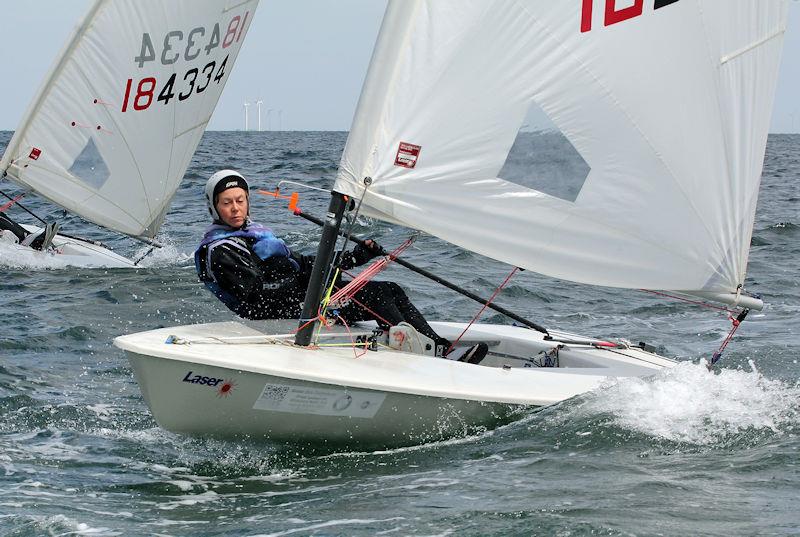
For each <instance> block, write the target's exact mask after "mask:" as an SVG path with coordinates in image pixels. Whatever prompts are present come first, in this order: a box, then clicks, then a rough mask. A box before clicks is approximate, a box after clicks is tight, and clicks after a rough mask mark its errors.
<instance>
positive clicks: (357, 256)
mask: <svg viewBox="0 0 800 537" xmlns="http://www.w3.org/2000/svg"><path fill="white" fill-rule="evenodd" d="M382 253H383V248H381V247H380V246H378V245H377V244H375V242H373V241H369V244H368V245H367V246H363V245H361V244H356V246H355V248H353V251H352V252H345V253H344V254H343V255H342V261H341V262H340V263H339V266H340V267H341V268H342V269H344V270H349V269H351V268H353V267H358V266H360V265H363V264H364V263H366V262H367V261H369V260H370V259H373V258H375V257H377V256H379V255H381V254H382Z"/></svg>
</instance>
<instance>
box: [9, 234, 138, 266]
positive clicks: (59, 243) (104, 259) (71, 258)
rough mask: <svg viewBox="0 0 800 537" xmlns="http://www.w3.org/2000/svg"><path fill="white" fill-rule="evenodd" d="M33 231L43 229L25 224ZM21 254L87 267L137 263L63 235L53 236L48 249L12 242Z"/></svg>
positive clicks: (12, 246) (13, 246) (97, 246)
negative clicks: (37, 248)
mask: <svg viewBox="0 0 800 537" xmlns="http://www.w3.org/2000/svg"><path fill="white" fill-rule="evenodd" d="M23 227H24V228H25V229H26V230H28V231H29V232H31V233H35V234H38V233H40V232H41V231H42V229H41V228H38V227H36V226H29V225H24V226H23ZM8 246H10V247H11V248H13V249H14V250H15V251H16V252H18V253H19V254H21V256H32V257H33V259H37V260H40V261H47V260H50V259H52V260H54V261H57V262H58V263H59V264H63V265H69V266H74V267H86V268H133V267H136V264H135V263H134V262H133V261H131V260H130V259H128V258H127V257H123V256H121V255H119V254H117V253H115V252H113V251H111V250H109V249H108V248H106V247H104V246H101V245H99V244H95V243H92V242H88V241H84V240H80V239H77V238H72V237H65V236H63V235H58V234H57V235H56V236H55V237H54V238H53V246H52V248H50V249H48V250H47V251H41V250H35V249H33V248H31V247H30V246H25V245H22V244H11V243H9V244H8Z"/></svg>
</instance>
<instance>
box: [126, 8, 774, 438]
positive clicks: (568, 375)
mask: <svg viewBox="0 0 800 537" xmlns="http://www.w3.org/2000/svg"><path fill="white" fill-rule="evenodd" d="M595 4H597V5H598V6H604V7H605V9H600V8H597V9H593V8H594V7H595ZM786 7H787V3H786V2H783V1H781V2H761V1H757V0H741V1H737V2H733V3H732V2H722V1H716V2H715V1H710V2H707V1H705V0H704V1H702V2H701V1H700V0H677V1H672V2H664V1H658V0H657V1H655V2H652V3H651V2H648V3H647V4H646V5H645V3H644V2H643V1H637V2H635V3H634V4H633V5H632V6H629V7H625V8H620V9H617V8H616V2H614V1H613V0H608V1H607V2H591V1H589V0H587V1H585V2H577V1H576V2H559V3H556V4H554V3H552V2H544V1H534V0H532V1H527V2H507V1H494V2H485V1H474V2H462V1H459V2H455V1H453V2H444V1H441V0H439V1H423V0H420V1H414V2H409V1H399V0H398V1H395V2H391V3H390V5H389V8H388V10H387V14H386V17H385V19H384V22H383V26H382V28H381V33H380V37H379V39H378V43H377V45H376V48H375V52H374V55H373V58H372V62H371V65H370V69H369V72H368V75H367V79H366V82H365V85H364V89H363V92H362V96H361V100H360V102H359V106H358V110H357V113H356V118H355V121H354V125H353V129H352V131H351V133H350V135H349V138H348V142H347V147H346V149H345V151H344V155H343V157H342V162H341V166H340V173H339V175H338V178H337V180H336V183H335V185H334V193H333V196H332V201H331V205H330V209H329V214H328V219H327V222H326V225H325V229H324V231H323V239H322V241H321V245H320V250H319V252H318V254H317V259H316V265H315V273H316V274H315V276H312V280H311V281H312V284H311V285H310V286H309V292H308V294H307V296H306V301H305V305H306V310H305V311H304V312H303V315H302V316H301V318H302V319H304V320H307V319H311V318H314V316H315V315H316V314H317V307H318V306H317V304H318V303H319V297H320V295H321V293H322V288H321V287H315V285H314V282H315V281H316V280H317V279H319V280H320V281H321V280H322V277H321V276H322V275H323V274H324V273H325V271H326V270H327V268H328V267H327V263H329V260H330V258H331V254H332V245H333V242H334V240H333V239H334V237H335V236H336V233H337V230H338V227H339V224H340V222H341V218H342V215H343V213H344V212H345V209H346V206H347V205H348V204H347V203H345V200H344V196H345V195H346V196H350V197H352V198H354V199H355V200H356V203H355V204H354V205H356V206H358V210H359V211H360V212H361V213H362V214H368V215H371V216H374V217H377V218H380V219H382V220H385V221H388V222H395V223H400V224H403V225H405V226H407V227H412V228H416V229H419V230H422V231H426V232H428V233H431V234H434V235H436V236H438V237H441V238H443V239H446V240H448V241H450V242H452V243H454V244H458V245H460V246H462V247H465V248H468V249H470V250H473V251H475V252H479V253H482V254H484V255H486V256H489V257H492V258H495V259H498V260H500V261H504V262H506V263H509V264H511V265H513V266H517V267H522V268H526V269H530V270H535V271H537V272H540V273H543V274H547V275H551V276H557V277H560V278H563V279H566V280H572V281H576V282H584V283H592V284H595V285H605V286H615V287H630V288H656V289H677V290H682V291H685V292H691V293H704V294H706V296H712V297H714V298H715V299H717V300H721V301H727V302H731V303H739V304H743V305H744V304H746V305H747V306H748V307H750V306H753V307H757V306H758V305H759V301H757V300H755V299H752V300H748V299H746V298H744V297H743V296H742V295H741V287H742V284H743V283H744V275H745V268H746V262H747V255H748V251H749V240H750V234H751V231H752V222H753V215H754V211H755V202H756V196H757V192H758V183H759V177H760V170H761V165H762V161H763V156H764V147H765V143H766V135H767V128H768V119H769V113H770V109H771V102H772V95H773V92H774V87H775V79H776V76H777V67H778V62H779V56H780V50H781V40H782V34H783V29H784V25H785V17H786ZM532 103H537V104H538V105H539V106H540V107H541V108H542V109H543V110H544V111H545V112H546V113H547V114H548V115H549V117H550V118H551V119H552V121H553V122H554V124H555V125H557V126H558V127H559V128H560V129H561V130H562V132H563V133H564V134H565V136H566V137H567V139H568V140H570V141H571V142H572V144H573V145H574V146H575V148H576V149H577V150H578V151H579V152H580V153H581V154H582V155H583V157H584V159H585V161H586V162H587V163H588V165H589V167H590V170H591V171H590V172H589V175H588V176H587V177H586V180H585V181H584V183H583V185H582V187H581V188H580V190H579V192H578V194H577V196H576V197H575V199H574V200H564V199H561V198H558V197H555V196H553V195H550V194H546V193H544V192H541V191H537V190H534V189H532V188H529V187H524V186H522V185H518V184H515V183H512V182H510V181H507V180H503V179H501V178H499V177H498V172H499V171H500V169H501V167H502V165H503V162H504V161H505V159H506V157H507V155H508V152H509V150H510V148H511V145H512V143H513V141H514V137H515V135H516V133H517V131H518V130H519V128H520V126H521V125H522V123H523V120H524V117H525V114H526V112H527V110H528V108H529V107H530V106H531V105H532ZM317 277H319V278H317ZM304 325H305V326H306V328H304V329H302V330H300V332H299V333H298V335H297V338H296V339H295V336H294V335H293V334H292V333H290V332H289V331H288V330H284V332H278V333H277V334H276V333H274V332H273V333H272V334H270V333H269V331H264V332H262V331H259V330H255V329H253V328H249V327H245V326H243V325H240V324H237V323H225V324H212V325H199V326H194V327H192V326H189V327H174V328H168V329H161V330H154V331H151V332H144V333H140V334H132V335H128V336H123V337H120V338H117V340H116V342H115V343H116V344H117V345H118V346H119V347H121V348H123V349H125V350H126V351H127V353H128V356H129V358H130V360H131V363H132V365H133V367H134V370H135V371H136V374H137V378H138V380H139V383H140V385H141V387H142V392H143V394H144V397H145V399H146V401H147V402H148V405H149V406H150V408H151V410H152V411H153V414H154V416H155V417H156V420H157V421H158V422H159V423H160V424H161V425H162V426H164V427H166V428H169V429H171V430H175V431H179V432H186V433H192V434H209V435H220V436H226V435H235V434H248V435H258V436H267V437H269V438H272V439H276V440H286V441H298V440H316V441H329V442H336V443H359V442H366V443H376V444H383V445H388V444H401V443H411V442H418V441H424V440H426V439H431V438H436V437H440V436H446V435H448V434H453V432H454V431H462V432H463V431H465V424H466V425H470V426H480V425H486V424H488V423H490V422H491V421H492V420H502V419H505V418H507V417H508V412H509V408H510V406H514V405H530V406H535V405H545V404H550V403H553V402H557V401H561V400H563V399H566V398H568V397H571V396H573V395H576V394H578V393H582V392H584V391H587V390H590V389H592V388H594V387H596V386H598V385H599V384H600V383H601V382H603V381H604V380H606V379H608V378H609V377H611V378H614V377H629V376H645V375H649V374H652V373H653V372H655V371H658V370H660V369H663V368H667V367H671V366H673V365H674V364H675V362H673V361H671V360H669V359H667V358H664V357H661V356H658V355H656V354H654V353H651V352H649V351H648V350H646V347H645V346H641V348H640V347H639V346H633V345H630V344H628V343H626V342H624V341H613V342H608V341H601V340H597V339H594V338H586V337H581V336H577V335H574V334H565V333H561V332H558V331H555V330H547V331H546V332H545V333H538V332H534V331H532V330H527V329H524V328H520V327H512V326H500V325H477V326H473V327H472V328H470V329H469V331H468V332H467V338H468V339H471V340H473V341H475V340H484V341H488V342H489V344H490V355H489V357H488V358H487V360H486V361H484V362H482V363H481V365H472V364H466V363H459V362H452V361H448V360H442V359H437V358H434V357H431V356H426V355H424V354H415V353H409V352H398V351H397V350H396V349H387V348H384V347H382V346H381V345H388V342H387V341H386V340H381V339H380V338H381V337H382V336H378V337H374V338H373V339H372V341H373V343H374V346H376V347H377V351H376V352H369V351H366V350H365V351H363V353H362V354H358V353H355V354H354V352H353V350H352V349H341V348H338V349H337V348H335V347H334V348H330V347H326V346H325V345H326V344H328V343H330V342H331V341H335V340H336V338H337V337H338V338H339V341H341V340H342V339H341V338H343V337H346V336H347V334H346V333H344V332H343V330H340V331H339V333H337V332H336V331H333V332H330V333H325V332H323V336H322V337H320V338H319V339H316V340H314V338H313V337H312V336H313V330H312V329H311V328H310V326H311V325H309V324H308V323H304ZM433 326H434V328H435V329H436V330H437V332H439V333H440V334H442V335H443V336H444V337H448V338H455V337H456V336H457V335H458V334H459V333H461V331H462V330H463V329H464V328H465V324H462V323H433ZM353 335H354V336H360V337H363V338H365V339H367V340H369V338H370V332H369V329H367V331H366V332H363V331H358V332H357V333H356V334H353ZM312 340H313V341H314V343H316V344H317V345H318V346H315V347H307V346H306V345H308V343H309V342H311V341H312ZM293 343H294V344H293ZM484 366H488V367H484ZM200 387H202V388H200ZM210 387H215V388H218V389H209V388H210ZM234 388H235V389H234ZM220 397H224V398H225V401H224V402H220V401H219V398H220ZM180 403H183V404H184V406H183V407H182V408H181V405H180ZM178 408H180V410H176V409H178ZM289 418H291V419H289Z"/></svg>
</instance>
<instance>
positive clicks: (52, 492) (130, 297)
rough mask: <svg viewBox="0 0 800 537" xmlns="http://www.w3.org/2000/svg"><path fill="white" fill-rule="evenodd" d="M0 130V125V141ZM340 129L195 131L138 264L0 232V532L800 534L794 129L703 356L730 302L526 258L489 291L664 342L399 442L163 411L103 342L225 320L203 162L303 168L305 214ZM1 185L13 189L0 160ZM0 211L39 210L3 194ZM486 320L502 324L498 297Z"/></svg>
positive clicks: (304, 236) (589, 325) (271, 180)
mask: <svg viewBox="0 0 800 537" xmlns="http://www.w3.org/2000/svg"><path fill="white" fill-rule="evenodd" d="M533 136H535V135H533ZM10 137H11V133H10V132H0V150H2V149H4V148H5V146H6V145H7V144H8V141H9V140H10ZM346 137H347V135H346V133H344V132H272V131H270V132H208V133H206V134H205V136H204V138H203V140H202V143H201V144H200V147H199V149H198V151H197V152H196V154H195V155H194V158H193V160H192V162H191V165H190V167H189V170H188V173H187V174H186V177H185V180H184V181H183V182H182V183H181V186H180V188H179V190H178V192H177V195H176V196H175V198H174V200H173V203H172V206H171V209H170V211H169V213H168V214H167V217H166V222H165V224H164V227H163V229H162V231H161V233H160V235H159V237H158V239H159V240H160V241H161V242H163V243H164V245H165V246H164V247H163V248H161V249H158V250H156V251H154V252H152V253H150V254H149V255H147V256H146V257H145V258H144V261H143V262H142V267H141V268H137V269H114V270H110V269H85V268H75V267H68V266H63V265H61V264H59V262H58V261H56V260H53V259H50V260H41V259H38V258H36V257H33V256H28V257H26V256H20V255H19V254H14V253H13V252H12V251H11V250H9V249H8V248H5V249H0V297H1V299H0V535H2V536H14V537H22V536H43V535H46V536H67V535H69V536H73V535H81V536H84V535H85V536H115V535H124V536H128V535H134V536H138V535H142V536H145V535H146V536H150V535H153V536H198V537H206V536H276V537H277V536H289V535H291V536H306V535H308V536H377V535H397V536H405V535H413V536H459V537H461V536H493V535H498V536H506V535H508V536H516V535H520V536H528V535H545V536H551V535H552V536H563V537H567V536H570V537H571V536H583V535H592V536H597V535H599V536H650V535H653V536H655V535H665V536H687V535H691V536H717V535H720V536H739V535H745V536H750V535H759V536H784V535H800V507H799V506H800V503H799V502H800V454H799V453H798V450H799V449H800V436H798V435H799V434H800V383H798V379H800V365H798V358H799V357H800V338H798V332H799V331H800V327H799V326H798V321H800V286H799V285H798V268H797V262H798V259H800V211H799V209H798V208H799V207H800V204H798V202H799V201H800V181H798V179H800V135H771V136H770V137H769V141H768V145H767V154H766V160H765V165H764V172H763V177H762V184H761V192H760V198H759V204H758V212H757V217H756V222H755V229H754V233H753V238H752V249H751V255H750V262H749V269H748V278H747V281H746V287H747V289H748V290H749V291H750V292H754V293H758V294H760V295H761V296H762V297H763V300H764V301H765V303H766V307H765V308H764V310H763V311H761V312H752V313H751V314H750V316H749V317H748V318H747V320H746V321H745V322H744V323H742V325H741V327H740V328H739V331H738V332H737V334H736V336H735V338H734V339H733V341H732V342H731V343H730V345H729V346H728V348H727V350H726V352H725V353H724V355H723V357H722V359H721V361H720V362H719V364H718V366H717V367H716V368H715V369H714V371H713V372H709V371H708V370H707V368H706V366H705V363H706V361H707V360H708V359H709V358H710V357H711V355H712V353H713V352H714V351H715V350H716V349H717V348H718V347H719V346H720V344H721V343H722V341H723V340H724V338H725V337H726V335H727V334H728V331H729V329H730V327H731V323H730V320H729V319H728V317H727V314H726V313H725V312H721V311H718V310H714V309H709V308H705V307H699V306H695V305H692V304H686V303H683V302H680V301H675V300H671V299H666V298H664V297H658V296H653V295H650V294H646V293H643V292H640V291H636V290H619V289H607V288H599V287H591V286H585V285H577V284H574V283H569V282H565V281H559V280H555V279H553V278H548V277H545V276H540V275H537V274H533V273H531V272H527V271H526V272H522V273H520V274H518V275H516V276H515V277H514V279H513V280H512V281H511V283H510V284H509V285H508V286H507V287H506V289H504V290H503V291H502V293H500V295H499V296H498V298H497V302H498V303H499V304H501V305H502V306H504V307H506V308H508V309H510V310H512V311H515V312H516V313H518V314H519V315H522V316H523V317H526V318H529V319H532V320H535V321H536V322H538V323H540V324H542V325H544V326H547V327H557V328H560V329H563V330H568V331H571V332H576V333H579V334H585V335H589V336H598V337H604V338H615V337H616V338H619V337H624V338H627V339H629V340H630V341H633V342H639V341H646V342H647V343H649V344H651V345H654V346H655V347H656V349H657V350H658V352H660V353H663V354H666V355H668V356H673V357H676V358H678V359H679V360H681V363H680V364H679V365H678V366H677V367H675V368H674V369H672V370H670V371H667V372H662V373H660V374H657V375H655V376H653V377H650V378H646V379H635V380H621V381H616V382H608V383H606V384H604V385H603V386H602V387H601V388H599V389H597V390H595V391H593V392H590V393H586V394H584V395H581V396H577V397H574V398H572V399H569V400H566V401H564V402H562V403H560V404H556V405H553V406H550V407H546V408H543V409H539V410H530V411H527V412H524V413H523V414H521V415H520V416H519V419H518V420H516V421H513V422H511V423H509V424H506V425H503V426H500V427H498V428H495V429H492V430H487V431H485V432H482V433H481V434H476V435H473V436H467V437H458V438H452V439H448V440H442V441H438V442H433V443H429V444H424V445H419V446H412V447H404V448H398V449H385V450H380V451H373V450H362V451H324V450H314V449H305V448H304V447H302V446H285V445H278V444H273V443H270V442H268V441H262V442H255V441H252V440H239V441H222V440H212V439H204V438H191V437H187V436H182V435H179V434H174V433H171V432H168V431H166V430H163V429H161V428H159V427H158V425H157V424H156V422H155V421H154V419H153V417H152V416H151V414H150V412H149V410H148V408H147V406H146V404H145V402H144V400H143V398H142V394H141V392H140V389H139V386H138V385H137V383H136V380H135V378H134V376H133V372H132V370H131V367H130V365H129V363H128V361H127V359H126V358H125V355H124V353H123V352H122V351H121V350H119V349H117V348H116V347H114V346H113V345H112V340H113V339H114V337H116V336H119V335H121V334H128V333H132V332H138V331H143V330H149V329H153V328H156V327H162V326H172V325H181V324H189V323H203V322H213V321H225V320H235V316H234V315H233V314H232V313H230V312H229V311H227V310H226V309H225V307H224V306H223V305H222V304H221V303H219V302H218V301H217V300H216V299H215V298H214V297H213V296H212V295H211V294H210V293H209V292H208V291H206V290H205V289H204V288H203V286H202V285H201V284H200V283H199V282H198V280H197V276H196V275H195V271H194V267H193V261H192V253H193V250H194V248H195V246H196V244H197V243H198V240H199V238H200V236H201V235H202V233H203V230H204V228H205V227H206V226H207V225H208V223H209V218H208V213H207V211H206V208H205V205H204V201H203V194H202V192H203V186H204V184H205V181H206V179H207V178H208V177H209V176H210V175H211V174H212V173H213V172H215V171H217V170H219V169H221V168H234V169H237V170H240V171H241V172H242V173H244V174H245V175H246V176H247V177H248V178H249V179H250V181H251V183H252V185H253V186H255V187H259V188H264V189H274V188H275V187H276V185H277V184H278V183H279V182H280V181H292V182H296V183H302V184H303V185H305V186H302V187H300V186H295V185H291V184H288V183H284V184H283V187H282V191H284V192H290V191H293V190H297V191H298V192H299V193H300V205H301V207H302V208H303V209H304V210H305V211H307V212H310V213H316V214H318V215H319V214H324V213H323V211H324V210H325V207H326V206H327V200H328V194H327V193H326V192H323V191H319V190H314V189H312V188H307V187H315V188H318V189H328V188H330V187H331V185H332V182H333V177H334V176H335V173H336V169H337V165H338V162H339V158H340V156H341V152H342V149H343V147H344V144H345V141H346ZM529 153H531V154H532V153H537V155H538V160H539V162H538V164H539V165H541V164H544V165H545V166H548V165H550V166H553V167H561V168H563V166H564V164H565V162H566V164H567V167H570V166H572V168H573V169H574V170H580V169H581V166H580V163H579V162H573V160H574V157H571V156H570V155H569V151H567V150H564V151H560V150H558V149H557V148H555V149H554V148H553V147H550V150H549V151H547V152H529ZM529 156H530V155H529ZM518 157H519V158H516V159H510V160H509V162H507V167H508V168H509V169H508V170H507V171H508V173H509V174H511V175H513V174H515V173H516V174H518V175H524V174H523V173H522V170H521V169H518V167H524V166H525V161H526V156H525V151H522V152H521V153H520V154H518ZM531 158H533V157H531ZM542 160H544V162H542ZM0 190H2V191H3V192H6V193H8V194H10V195H14V194H16V193H18V192H19V190H18V189H16V188H15V187H14V185H13V184H10V183H8V182H3V183H0ZM24 203H25V204H26V207H28V208H29V209H30V210H32V211H33V212H35V213H37V214H38V215H39V216H41V217H42V218H44V219H46V220H53V219H58V220H59V221H60V222H62V229H63V230H65V231H66V232H69V233H73V234H78V235H83V236H87V237H89V238H93V239H98V240H102V241H104V242H105V243H107V244H108V245H110V246H112V247H114V248H115V250H116V251H118V252H119V253H121V254H123V255H128V256H131V257H137V256H141V255H144V254H145V253H147V252H148V247H147V246H146V245H143V244H140V243H137V242H135V241H132V240H131V239H128V238H123V237H120V236H117V235H114V234H113V233H111V232H109V231H107V230H103V229H100V228H97V227H95V226H93V225H91V224H88V223H86V222H82V221H81V220H79V219H78V218H76V217H74V216H71V215H65V214H62V211H61V210H60V209H59V208H58V207H55V206H53V205H51V204H49V203H47V202H45V201H43V200H40V199H36V198H35V196H32V195H31V196H29V197H28V198H26V199H25V201H24ZM0 205H2V204H0ZM252 213H253V216H254V218H255V219H256V220H258V221H261V222H262V223H264V224H265V225H268V226H270V227H272V228H273V229H274V231H275V232H276V234H278V235H279V236H282V237H284V238H285V239H286V241H287V242H288V243H289V244H290V245H291V246H292V247H293V248H295V249H298V250H299V251H302V252H306V253H313V252H314V251H315V245H316V242H317V240H318V235H319V229H318V228H317V227H316V226H314V225H313V224H310V223H308V222H306V221H304V220H302V219H300V218H298V217H296V216H293V215H292V213H290V212H289V211H288V210H287V208H286V203H285V201H275V200H274V199H271V198H268V197H264V196H258V195H255V196H254V199H253V208H252ZM8 214H10V215H11V216H12V217H14V218H16V219H18V220H19V221H22V222H26V223H35V221H33V220H32V218H30V217H29V215H27V214H26V213H24V212H22V211H21V210H20V209H19V208H17V207H13V208H11V209H9V213H8ZM665 225H669V223H668V222H665ZM356 231H357V232H358V233H359V234H360V235H361V236H363V237H372V238H374V239H375V240H377V241H378V242H380V243H382V244H385V245H389V246H391V245H397V244H399V243H400V242H402V241H403V240H404V239H405V238H407V237H409V236H410V235H411V231H410V230H408V229H404V228H401V227H398V226H394V225H389V224H385V223H381V222H378V221H372V220H368V219H364V218H360V219H359V220H358V222H357V224H356ZM405 256H406V259H407V260H408V261H410V262H412V263H414V264H416V265H418V266H421V267H422V268H425V269H427V270H429V271H431V272H434V273H436V274H439V275H440V276H442V277H444V278H446V279H448V280H451V281H453V282H455V283H457V284H459V285H461V286H463V287H465V288H467V289H469V290H470V291H472V292H475V293H477V294H480V295H484V296H488V295H490V294H491V293H492V292H493V291H494V289H495V288H496V287H497V286H498V285H499V284H500V283H501V282H502V281H503V280H504V279H505V277H506V276H507V275H508V272H509V267H508V266H505V265H503V264H501V263H498V262H495V261H492V260H489V259H486V258H483V257H481V256H479V255H477V254H474V253H472V252H468V251H465V250H461V249H459V248H457V247H454V246H452V245H450V244H448V243H445V242H443V241H440V240H438V239H436V238H434V237H429V236H422V237H420V238H419V239H418V240H417V242H416V243H415V244H414V246H413V247H412V249H410V250H408V251H407V252H406V254H405ZM384 277H385V278H388V279H392V280H394V281H397V282H398V283H400V284H401V285H402V286H403V287H404V288H405V289H406V290H407V291H408V293H409V295H410V296H411V298H412V300H413V302H414V303H415V304H417V305H418V307H419V308H420V309H421V310H422V311H423V313H425V314H426V315H428V316H429V317H432V318H436V319H441V320H461V321H463V320H468V319H470V318H472V317H473V316H474V315H475V314H476V313H477V312H478V310H479V309H480V306H479V305H477V304H475V303H473V302H471V301H470V300H469V299H467V298H465V297H463V296H462V295H459V294H456V293H454V292H452V291H450V290H448V289H445V288H442V287H440V286H438V285H437V284H435V283H433V282H431V281H429V280H425V279H423V278H422V277H420V276H418V275H416V274H414V273H411V272H409V271H406V270H405V269H403V268H402V267H399V266H397V267H391V268H390V269H389V270H388V271H387V272H386V273H385V275H384ZM481 320H482V321H486V322H496V323H510V322H511V321H510V320H508V319H506V318H504V317H503V316H501V315H500V314H495V313H494V312H490V313H486V314H484V316H483V317H482V318H481Z"/></svg>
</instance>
